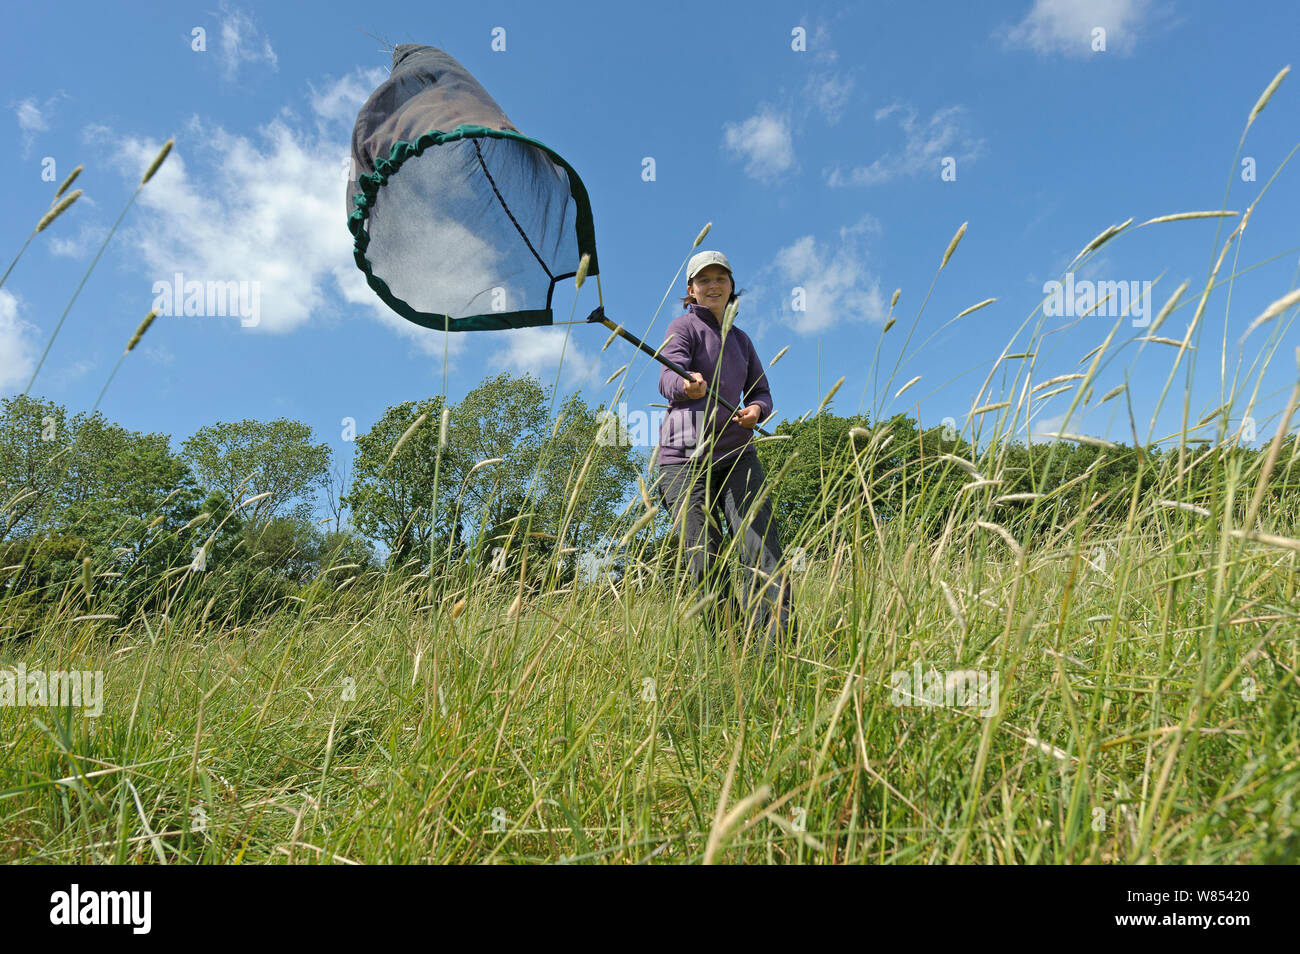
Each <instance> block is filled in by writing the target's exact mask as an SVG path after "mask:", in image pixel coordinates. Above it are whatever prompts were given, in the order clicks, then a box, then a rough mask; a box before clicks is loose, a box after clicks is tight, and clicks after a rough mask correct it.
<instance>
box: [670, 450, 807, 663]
mask: <svg viewBox="0 0 1300 954" xmlns="http://www.w3.org/2000/svg"><path fill="white" fill-rule="evenodd" d="M659 471H660V480H659V493H660V495H661V496H662V498H663V501H664V503H665V504H666V505H667V507H668V512H669V513H670V514H672V516H673V528H674V532H675V533H677V534H678V535H679V539H680V540H681V543H682V547H683V552H684V556H685V559H686V563H687V566H688V568H689V571H690V576H691V582H692V584H693V586H694V588H695V589H696V591H697V592H698V591H707V592H709V593H712V594H714V595H715V599H714V600H713V601H711V602H710V603H709V604H706V606H705V609H704V613H703V615H704V619H705V622H706V625H708V626H709V628H710V629H711V630H712V631H713V632H714V634H716V635H721V634H722V633H723V632H725V631H726V628H727V623H728V616H730V617H731V619H732V620H734V621H736V622H740V621H741V620H742V619H743V620H744V621H745V629H748V628H749V627H750V626H752V627H753V631H754V632H755V634H757V636H758V638H759V639H760V641H763V642H766V643H767V644H768V645H769V646H774V645H777V644H779V643H784V642H787V641H788V642H793V641H794V639H795V638H796V633H795V621H794V615H793V606H792V599H791V584H790V579H789V568H788V567H785V568H781V566H780V564H781V540H780V530H779V528H778V526H777V521H776V519H775V517H773V515H772V505H771V503H770V501H769V500H767V499H766V498H764V499H763V501H762V503H761V504H759V506H758V507H757V509H755V510H754V513H753V515H752V517H750V518H749V519H746V517H747V516H748V515H749V512H750V508H751V507H752V505H753V503H754V500H755V499H756V498H757V497H758V495H759V493H760V491H761V490H762V488H763V481H764V479H765V474H764V473H763V465H762V464H760V463H759V460H758V454H757V453H755V451H754V448H753V447H752V446H751V447H747V448H746V449H745V450H744V451H742V452H741V454H740V455H739V456H738V457H735V458H733V459H732V460H731V461H727V462H724V463H722V464H717V465H715V466H713V467H712V468H708V467H706V466H704V464H703V463H701V462H688V463H684V464H661V465H660V466H659ZM723 519H725V520H726V522H727V524H728V525H729V527H730V529H731V533H732V537H733V538H734V539H736V541H737V549H738V550H739V551H740V559H741V564H742V567H743V570H744V580H745V582H744V585H743V602H741V603H738V602H737V601H736V598H735V594H734V591H733V588H732V586H731V574H730V572H729V569H728V567H727V565H726V563H725V562H724V561H723V560H722V559H721V558H720V554H721V552H722V550H723V537H722V520H723ZM745 629H742V630H741V632H742V634H743V632H745Z"/></svg>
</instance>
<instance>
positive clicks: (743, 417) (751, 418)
mask: <svg viewBox="0 0 1300 954" xmlns="http://www.w3.org/2000/svg"><path fill="white" fill-rule="evenodd" d="M762 413H763V406H762V405H761V404H751V405H750V406H749V407H747V408H745V409H744V410H743V411H738V412H736V414H735V415H734V416H733V417H732V418H731V419H732V420H733V421H735V422H736V423H737V424H739V425H740V426H741V427H745V428H748V429H749V430H751V431H752V430H753V429H754V428H756V427H758V418H759V416H760V415H761V414H762Z"/></svg>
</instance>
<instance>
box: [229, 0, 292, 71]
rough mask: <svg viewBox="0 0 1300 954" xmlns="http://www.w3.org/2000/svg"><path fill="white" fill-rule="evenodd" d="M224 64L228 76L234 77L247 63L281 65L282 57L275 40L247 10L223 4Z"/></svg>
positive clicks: (273, 67) (274, 67)
mask: <svg viewBox="0 0 1300 954" xmlns="http://www.w3.org/2000/svg"><path fill="white" fill-rule="evenodd" d="M221 15H222V17H223V19H222V21H221V53H220V58H221V68H222V69H223V70H224V71H225V74H226V78H227V79H234V78H235V74H236V73H238V72H239V67H240V65H241V64H244V63H267V64H268V65H269V66H270V67H271V69H277V68H278V66H279V61H278V60H277V59H276V55H275V50H273V49H271V41H270V39H268V38H267V37H266V36H265V35H264V34H263V33H262V32H261V31H260V30H259V29H258V28H257V25H256V24H255V23H253V20H252V18H251V17H250V16H249V15H248V14H246V13H245V12H244V11H243V10H240V9H238V8H234V7H230V6H229V5H227V4H226V3H222V4H221Z"/></svg>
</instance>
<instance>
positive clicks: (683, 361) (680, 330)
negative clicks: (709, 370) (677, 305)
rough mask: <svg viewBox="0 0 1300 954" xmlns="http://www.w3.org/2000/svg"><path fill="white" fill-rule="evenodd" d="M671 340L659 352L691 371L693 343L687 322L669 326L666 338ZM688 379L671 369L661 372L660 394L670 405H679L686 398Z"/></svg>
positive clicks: (674, 323) (673, 323) (663, 369)
mask: <svg viewBox="0 0 1300 954" xmlns="http://www.w3.org/2000/svg"><path fill="white" fill-rule="evenodd" d="M668 336H670V337H671V340H669V341H668V343H667V344H665V345H664V346H663V348H661V349H660V350H659V353H660V354H661V355H663V356H664V357H665V358H668V359H669V360H671V361H673V362H675V363H676V364H678V365H680V366H681V367H683V368H685V369H686V370H687V371H690V370H691V342H690V336H689V334H688V333H687V329H686V324H685V322H679V321H676V320H674V321H672V322H671V323H670V324H669V325H668V331H667V335H666V337H668ZM685 391H686V379H685V378H683V377H682V376H681V375H680V374H678V373H677V372H676V371H673V370H672V369H670V368H661V369H660V371H659V393H660V394H662V395H663V396H664V397H666V398H667V399H668V403H669V404H679V403H681V402H682V401H683V400H684V399H685V397H686V394H685Z"/></svg>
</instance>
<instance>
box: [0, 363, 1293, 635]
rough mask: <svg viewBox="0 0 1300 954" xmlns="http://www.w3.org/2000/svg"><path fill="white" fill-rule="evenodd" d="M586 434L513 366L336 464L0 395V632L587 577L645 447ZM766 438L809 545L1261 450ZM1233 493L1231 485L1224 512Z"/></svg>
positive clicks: (1286, 476)
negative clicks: (408, 577)
mask: <svg viewBox="0 0 1300 954" xmlns="http://www.w3.org/2000/svg"><path fill="white" fill-rule="evenodd" d="M444 418H445V424H444ZM602 423H603V422H602V411H601V410H600V409H599V408H598V407H597V408H593V407H591V406H589V405H588V404H587V403H586V401H585V400H584V399H583V397H582V395H581V394H580V393H575V394H572V395H570V396H568V397H567V398H564V399H563V400H562V401H555V400H553V395H552V393H551V391H550V389H549V388H546V387H543V386H542V385H541V384H540V383H539V382H538V381H537V380H536V379H534V378H532V377H529V376H512V375H509V374H498V375H496V376H493V377H490V378H488V379H486V380H485V381H484V382H483V383H482V384H480V385H479V386H478V387H476V388H475V389H474V390H472V391H470V392H469V393H468V394H467V395H466V396H465V397H464V398H463V399H462V400H460V401H459V402H455V403H450V402H448V401H447V400H446V399H445V398H444V397H443V396H434V397H430V398H426V399H423V400H419V401H408V402H404V403H401V404H397V405H395V406H392V407H389V408H387V409H386V410H385V411H384V413H383V414H382V415H381V416H380V418H379V419H378V420H377V421H375V422H374V424H373V425H372V426H371V427H370V428H369V429H368V430H366V431H365V432H363V433H358V434H356V435H355V441H354V442H352V443H351V449H350V450H351V453H350V459H346V460H344V459H341V458H342V457H343V456H344V455H340V454H339V453H338V452H336V451H335V450H334V449H333V448H331V447H330V445H329V444H327V443H324V442H321V441H318V440H317V439H316V437H315V435H314V434H313V432H312V429H311V428H310V427H309V426H308V425H306V424H303V423H301V422H299V421H293V420H289V419H286V418H280V419H277V420H271V421H258V420H243V421H233V422H217V423H214V424H211V425H208V426H205V427H203V428H201V429H199V430H198V431H197V432H196V433H195V434H193V435H192V436H190V437H189V438H187V439H185V440H183V441H182V442H181V443H180V447H179V449H178V450H173V448H172V442H171V440H170V438H169V437H168V435H165V434H159V433H140V432H136V431H132V430H129V429H127V428H125V427H122V426H120V425H118V424H115V423H113V422H111V421H109V420H108V419H107V418H105V416H104V415H103V414H102V413H98V412H95V413H78V414H70V413H69V412H68V410H67V409H66V408H64V407H62V406H61V405H58V404H56V403H54V402H52V401H48V400H43V399H39V398H30V397H25V396H17V397H11V398H7V399H3V400H0V601H3V602H4V604H5V606H6V610H7V611H6V612H0V638H3V637H4V636H5V635H6V634H8V633H12V632H14V631H30V629H31V627H32V626H33V625H36V623H37V622H38V621H39V619H40V618H41V616H42V614H43V613H46V612H48V611H49V610H50V609H51V607H60V608H63V609H71V610H76V611H77V612H80V613H83V614H85V615H102V616H106V617H112V618H116V619H119V620H122V619H128V618H130V617H131V616H132V615H133V614H134V613H135V612H137V611H138V610H140V609H142V608H162V609H164V610H165V609H166V608H167V607H169V606H172V605H174V603H175V601H176V600H182V599H183V600H186V601H191V602H192V601H200V600H201V601H203V603H206V604H211V605H214V606H217V607H219V608H220V611H221V612H222V613H223V614H225V615H227V616H230V617H232V618H236V619H247V618H250V617H252V616H254V615H256V614H257V613H258V612H259V611H261V610H263V609H266V608H273V607H275V606H277V605H280V604H281V603H282V602H283V601H284V600H285V599H289V598H294V597H296V596H299V594H301V593H302V591H303V589H304V588H305V587H308V586H310V585H320V586H324V585H328V586H330V587H335V586H341V585H343V584H345V583H347V582H348V581H350V580H355V579H357V578H359V577H361V576H362V575H364V574H365V573H366V572H367V571H371V570H384V571H385V572H386V573H387V574H391V573H399V574H420V573H425V572H428V571H429V569H430V567H431V566H432V567H434V568H435V570H439V569H440V568H444V567H449V566H455V565H459V564H461V563H462V562H463V561H470V563H471V565H481V564H484V563H487V562H491V563H492V568H493V570H494V571H497V572H500V571H502V570H509V571H510V573H509V575H508V577H507V578H515V576H516V574H517V571H519V572H522V571H525V570H527V571H531V572H532V573H533V574H534V575H537V574H545V575H547V578H548V579H551V580H557V581H559V582H561V583H563V582H565V581H569V580H573V579H574V578H575V575H576V574H577V572H578V569H579V565H580V562H581V560H582V559H583V557H584V555H585V556H591V555H593V554H604V555H605V560H606V562H604V563H602V564H601V566H602V567H607V568H609V569H611V570H613V571H614V572H615V574H616V575H617V574H618V573H620V572H621V571H622V570H624V569H625V568H626V566H627V555H628V548H627V547H623V548H622V549H620V548H619V546H617V541H619V539H620V537H622V536H623V534H624V533H625V532H627V530H628V527H629V526H630V525H631V524H632V522H633V521H635V520H636V518H637V517H638V516H640V514H642V513H644V512H645V511H644V507H643V506H642V505H641V503H640V501H641V500H643V499H647V500H652V499H653V497H654V494H653V489H652V485H653V475H650V474H647V473H646V463H647V457H648V455H647V452H646V450H643V449H637V448H634V447H631V446H628V443H627V442H625V441H609V440H603V439H601V436H600V435H601V434H602ZM775 433H776V435H777V436H778V439H776V440H770V439H766V440H763V441H760V442H759V444H758V452H759V456H760V458H761V460H762V462H763V464H764V468H765V470H766V471H767V473H768V475H769V478H770V480H771V500H772V503H773V506H774V508H775V510H776V514H777V516H778V518H779V519H780V521H781V524H782V527H783V531H784V532H783V536H784V537H785V538H786V540H787V541H790V540H792V539H794V538H796V537H797V538H798V540H799V542H800V543H807V544H808V545H809V547H810V548H811V549H812V550H813V551H816V550H817V549H818V547H819V546H820V545H821V544H822V543H824V542H826V541H827V540H828V539H829V538H828V537H827V536H826V535H825V534H821V535H819V533H818V532H817V528H825V527H836V528H837V529H839V530H843V529H845V528H846V520H848V521H860V522H862V525H861V526H859V527H858V532H860V533H861V534H862V535H863V538H865V539H869V538H870V535H871V528H870V527H869V526H867V525H866V524H867V521H868V513H869V512H874V514H875V516H876V518H877V520H878V521H879V522H880V523H881V524H882V525H883V524H888V523H889V522H891V521H903V522H904V524H905V525H906V526H907V527H908V528H909V530H910V531H913V532H915V533H917V534H918V535H928V536H930V537H934V536H937V535H939V534H942V533H943V532H944V530H945V526H947V525H949V523H950V522H951V518H952V515H953V514H954V513H956V512H957V510H958V509H959V508H960V507H961V506H962V505H963V504H964V502H965V501H967V500H969V499H973V495H974V493H979V494H986V495H988V496H989V497H991V498H994V499H995V502H996V504H997V507H998V509H997V514H998V517H997V519H998V520H999V523H1000V524H1001V525H1002V526H1005V527H1006V528H1007V529H1008V530H1009V531H1010V532H1012V533H1013V534H1015V535H1016V536H1017V538H1018V539H1022V540H1025V541H1032V540H1035V539H1041V538H1042V537H1043V535H1046V534H1050V533H1052V532H1053V531H1055V530H1059V529H1060V528H1061V527H1063V526H1069V525H1072V524H1073V523H1077V519H1076V518H1079V517H1084V518H1086V520H1087V522H1088V523H1089V524H1090V525H1102V524H1106V523H1110V524H1116V523H1123V521H1124V520H1125V519H1126V517H1127V516H1128V514H1129V513H1130V512H1131V510H1132V508H1134V507H1137V508H1138V510H1140V511H1142V512H1150V511H1151V509H1152V507H1153V506H1156V505H1157V504H1159V501H1160V499H1161V498H1162V496H1170V495H1174V494H1176V495H1177V497H1178V499H1179V501H1181V502H1182V503H1184V504H1186V505H1188V506H1193V507H1195V506H1200V507H1203V508H1204V509H1205V510H1206V511H1207V513H1208V512H1212V511H1213V510H1214V508H1215V507H1216V506H1217V503H1216V502H1217V501H1220V500H1222V499H1223V498H1224V497H1225V494H1224V492H1223V491H1224V486H1225V481H1227V480H1229V479H1231V480H1233V481H1236V482H1237V483H1238V485H1239V487H1240V486H1241V485H1242V483H1243V482H1248V481H1249V480H1250V475H1252V474H1254V473H1256V472H1257V471H1258V469H1259V467H1260V464H1261V458H1262V456H1263V455H1264V453H1265V450H1258V449H1250V448H1244V447H1234V446H1229V445H1223V446H1221V447H1211V448H1206V447H1204V446H1193V447H1192V448H1191V449H1190V451H1189V450H1188V449H1187V448H1184V449H1183V452H1182V457H1181V458H1180V457H1179V454H1180V452H1179V450H1178V449H1177V448H1168V447H1164V448H1162V447H1159V446H1155V445H1152V446H1147V447H1127V446H1123V445H1118V446H1112V447H1106V448H1102V447H1099V446H1096V445H1091V444H1087V443H1053V444H1039V443H1031V444H1022V443H1017V442H1012V441H1002V442H999V443H998V444H996V445H993V446H985V447H983V448H976V447H975V446H973V445H972V444H971V443H969V442H968V441H966V440H965V439H964V438H963V437H962V436H960V435H957V434H954V433H952V432H951V431H950V430H948V429H945V428H941V427H931V428H922V427H921V426H920V424H919V422H918V421H916V420H915V419H914V418H910V417H907V416H906V415H897V416H894V417H891V418H889V419H886V420H882V421H878V422H874V423H873V422H871V421H870V420H868V419H867V418H866V417H863V416H847V417H844V416H838V415H836V414H833V413H831V412H829V411H826V412H823V413H820V414H818V415H816V416H813V417H811V418H809V419H807V420H802V421H784V422H782V423H781V424H780V425H779V426H778V427H777V428H776V429H775ZM1180 459H1181V460H1182V461H1183V464H1184V466H1183V469H1182V471H1181V472H1178V473H1177V474H1176V477H1175V478H1172V480H1173V482H1172V483H1171V477H1170V474H1171V472H1173V471H1174V470H1175V469H1176V468H1175V465H1176V464H1177V463H1178V461H1179V460H1180ZM1295 459H1296V454H1295V453H1294V444H1293V443H1292V442H1290V441H1288V442H1287V444H1286V448H1285V453H1284V454H1283V455H1281V462H1280V463H1279V464H1278V465H1277V466H1275V468H1274V471H1273V478H1272V480H1271V482H1270V485H1269V487H1268V494H1267V495H1266V498H1265V502H1264V503H1265V506H1264V509H1263V510H1262V511H1261V512H1263V513H1265V514H1272V515H1278V514H1282V515H1286V514H1291V515H1294V514H1295V513H1296V512H1297V508H1296V506H1295V504H1296V503H1297V501H1298V500H1300V479H1297V478H1296V476H1295V475H1294V474H1293V467H1292V462H1293V461H1294V460H1295ZM864 462H866V463H864ZM639 477H643V478H644V479H645V484H643V485H641V487H638V484H637V481H638V478H639ZM647 484H648V485H651V487H650V488H649V489H648V492H647V493H646V496H645V497H643V496H642V490H645V489H646V485H647ZM972 488H974V490H972ZM1249 496H1250V495H1249V493H1244V492H1241V491H1240V489H1239V490H1238V492H1237V493H1236V499H1237V500H1238V503H1239V504H1240V503H1241V501H1243V500H1245V499H1248V498H1249ZM868 499H869V501H870V507H869V508H866V507H864V506H862V502H863V501H865V500H868ZM628 501H631V505H630V506H629V505H628V503H627V502H628ZM322 514H324V515H325V516H324V517H322V516H321V515H322ZM846 515H847V516H846ZM668 533H669V524H668V520H667V515H666V514H662V513H661V514H660V515H659V517H658V518H656V520H654V521H653V522H651V523H650V524H648V525H646V526H645V527H644V528H643V529H642V530H641V531H640V532H639V533H637V534H636V535H635V539H634V541H633V544H632V548H633V549H636V550H638V551H639V552H641V553H642V554H643V557H642V562H645V557H644V554H645V551H644V550H643V548H642V544H644V543H647V542H649V543H652V544H653V543H655V542H658V541H662V540H664V539H665V538H666V537H667V535H668ZM658 552H659V553H660V556H661V557H662V559H671V557H672V551H671V548H663V549H661V550H659V551H658ZM664 554H667V556H664ZM651 562H652V563H656V562H657V561H654V560H652V561H651ZM652 569H655V567H652Z"/></svg>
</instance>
